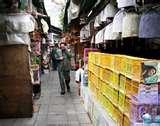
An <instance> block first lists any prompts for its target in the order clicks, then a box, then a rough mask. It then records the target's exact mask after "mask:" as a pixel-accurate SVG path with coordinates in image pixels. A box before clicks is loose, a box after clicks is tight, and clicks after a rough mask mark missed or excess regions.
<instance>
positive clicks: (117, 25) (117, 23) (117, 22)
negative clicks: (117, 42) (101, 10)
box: [113, 10, 125, 32]
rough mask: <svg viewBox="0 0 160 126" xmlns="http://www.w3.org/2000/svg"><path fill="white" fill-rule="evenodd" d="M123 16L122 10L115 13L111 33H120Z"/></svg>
mask: <svg viewBox="0 0 160 126" xmlns="http://www.w3.org/2000/svg"><path fill="white" fill-rule="evenodd" d="M124 14H125V11H124V10H120V11H118V12H117V13H116V15H115V17H114V19H113V32H122V21H123V17H124Z"/></svg>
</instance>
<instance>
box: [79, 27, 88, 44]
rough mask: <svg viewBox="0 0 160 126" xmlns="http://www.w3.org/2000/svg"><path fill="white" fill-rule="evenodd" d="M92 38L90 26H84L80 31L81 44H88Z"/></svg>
mask: <svg viewBox="0 0 160 126" xmlns="http://www.w3.org/2000/svg"><path fill="white" fill-rule="evenodd" d="M89 37H90V25H89V24H88V25H86V26H84V27H83V28H82V29H81V31H80V42H86V41H87V40H88V39H89Z"/></svg>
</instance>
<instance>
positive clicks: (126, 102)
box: [124, 97, 131, 117]
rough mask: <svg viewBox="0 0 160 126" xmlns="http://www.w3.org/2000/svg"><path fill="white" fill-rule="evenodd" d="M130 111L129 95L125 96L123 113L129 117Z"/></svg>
mask: <svg viewBox="0 0 160 126" xmlns="http://www.w3.org/2000/svg"><path fill="white" fill-rule="evenodd" d="M130 112H131V99H130V98H129V97H125V103H124V113H125V115H127V116H128V117H129V116H130Z"/></svg>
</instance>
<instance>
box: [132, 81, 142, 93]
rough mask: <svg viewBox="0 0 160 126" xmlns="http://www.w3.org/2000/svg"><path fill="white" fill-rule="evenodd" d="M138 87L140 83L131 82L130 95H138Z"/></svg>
mask: <svg viewBox="0 0 160 126" xmlns="http://www.w3.org/2000/svg"><path fill="white" fill-rule="evenodd" d="M139 85H140V83H139V82H136V81H132V89H131V95H135V94H138V90H139Z"/></svg>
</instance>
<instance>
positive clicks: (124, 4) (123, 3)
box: [117, 0, 136, 8]
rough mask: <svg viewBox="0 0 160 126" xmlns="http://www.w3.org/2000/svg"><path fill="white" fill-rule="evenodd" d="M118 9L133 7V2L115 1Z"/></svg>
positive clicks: (126, 0) (127, 0)
mask: <svg viewBox="0 0 160 126" xmlns="http://www.w3.org/2000/svg"><path fill="white" fill-rule="evenodd" d="M117 3H118V8H124V7H129V6H135V5H136V2H135V0H117Z"/></svg>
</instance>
